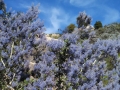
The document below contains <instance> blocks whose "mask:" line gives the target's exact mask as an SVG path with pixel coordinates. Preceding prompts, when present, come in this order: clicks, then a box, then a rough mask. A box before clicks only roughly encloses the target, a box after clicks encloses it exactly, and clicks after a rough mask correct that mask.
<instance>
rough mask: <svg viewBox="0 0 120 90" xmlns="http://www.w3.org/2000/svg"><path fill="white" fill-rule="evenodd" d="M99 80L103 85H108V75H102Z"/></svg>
mask: <svg viewBox="0 0 120 90" xmlns="http://www.w3.org/2000/svg"><path fill="white" fill-rule="evenodd" d="M101 81H102V82H103V86H106V85H108V83H109V79H108V76H102V77H101Z"/></svg>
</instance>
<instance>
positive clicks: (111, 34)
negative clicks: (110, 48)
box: [95, 23, 120, 39]
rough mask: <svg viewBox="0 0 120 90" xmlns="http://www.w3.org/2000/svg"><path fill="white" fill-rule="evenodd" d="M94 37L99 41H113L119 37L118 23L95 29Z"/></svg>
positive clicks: (119, 25)
mask: <svg viewBox="0 0 120 90" xmlns="http://www.w3.org/2000/svg"><path fill="white" fill-rule="evenodd" d="M95 31H96V36H97V37H98V38H101V39H108V38H110V39H115V38H118V37H120V23H112V24H109V25H105V26H104V27H103V28H99V29H96V30H95Z"/></svg>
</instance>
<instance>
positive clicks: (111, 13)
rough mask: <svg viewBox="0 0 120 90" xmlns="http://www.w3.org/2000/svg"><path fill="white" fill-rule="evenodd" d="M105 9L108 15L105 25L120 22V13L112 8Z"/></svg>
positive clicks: (106, 15) (105, 16)
mask: <svg viewBox="0 0 120 90" xmlns="http://www.w3.org/2000/svg"><path fill="white" fill-rule="evenodd" d="M104 9H105V10H106V14H105V15H104V21H103V24H109V23H112V22H117V21H118V20H120V12H119V11H118V10H116V9H113V8H110V7H106V8H104Z"/></svg>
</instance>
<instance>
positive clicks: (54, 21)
mask: <svg viewBox="0 0 120 90" xmlns="http://www.w3.org/2000/svg"><path fill="white" fill-rule="evenodd" d="M48 15H49V17H50V19H49V22H50V24H51V26H50V27H47V28H46V29H47V31H46V32H47V33H53V32H57V31H58V29H61V27H62V25H67V24H68V23H69V16H68V15H67V13H65V12H64V11H63V10H62V9H60V8H52V9H51V10H50V9H49V12H48Z"/></svg>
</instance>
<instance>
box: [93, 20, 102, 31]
mask: <svg viewBox="0 0 120 90" xmlns="http://www.w3.org/2000/svg"><path fill="white" fill-rule="evenodd" d="M101 27H102V23H101V21H96V22H95V24H94V28H95V29H99V28H101Z"/></svg>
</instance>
